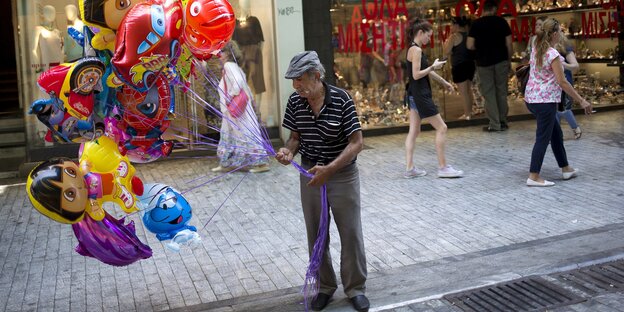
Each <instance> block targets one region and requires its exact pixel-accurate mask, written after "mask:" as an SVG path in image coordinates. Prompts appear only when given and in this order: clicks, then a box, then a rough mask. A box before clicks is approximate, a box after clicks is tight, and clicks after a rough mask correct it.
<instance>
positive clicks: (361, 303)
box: [349, 295, 370, 312]
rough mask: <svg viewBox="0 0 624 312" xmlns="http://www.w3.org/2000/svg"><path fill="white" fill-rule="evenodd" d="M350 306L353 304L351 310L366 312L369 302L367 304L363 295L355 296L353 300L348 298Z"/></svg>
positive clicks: (366, 299)
mask: <svg viewBox="0 0 624 312" xmlns="http://www.w3.org/2000/svg"><path fill="white" fill-rule="evenodd" d="M349 300H351V304H353V308H355V309H356V310H357V311H359V312H366V311H368V308H369V307H370V302H368V298H366V296H364V295H357V296H355V297H353V298H350V299H349Z"/></svg>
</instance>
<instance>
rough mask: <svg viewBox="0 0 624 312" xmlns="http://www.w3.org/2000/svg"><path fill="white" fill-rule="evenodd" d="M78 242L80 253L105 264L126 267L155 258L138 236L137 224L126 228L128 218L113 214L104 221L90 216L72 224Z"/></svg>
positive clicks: (131, 224)
mask: <svg viewBox="0 0 624 312" xmlns="http://www.w3.org/2000/svg"><path fill="white" fill-rule="evenodd" d="M72 229H73V230H74V234H75V235H76V238H77V239H78V245H77V246H76V252H78V253H79V254H80V255H83V256H85V257H93V258H95V259H98V260H100V261H102V262H103V263H106V264H110V265H114V266H125V265H129V264H131V263H134V262H136V261H138V260H141V259H147V258H149V257H151V256H152V249H151V248H150V247H149V246H147V245H145V244H143V243H142V242H141V241H140V240H139V238H138V237H137V236H136V233H135V228H134V222H130V223H129V224H127V225H124V218H121V219H120V220H116V219H115V218H113V217H111V216H110V215H109V214H106V216H105V217H104V218H103V219H102V220H101V221H95V220H93V219H92V218H90V217H89V216H86V217H85V218H84V219H83V220H82V221H80V222H78V223H75V224H72Z"/></svg>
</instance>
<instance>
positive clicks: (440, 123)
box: [427, 114, 448, 168]
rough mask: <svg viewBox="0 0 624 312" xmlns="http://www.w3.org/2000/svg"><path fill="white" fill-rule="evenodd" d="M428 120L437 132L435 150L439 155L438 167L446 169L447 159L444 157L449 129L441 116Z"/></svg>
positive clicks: (437, 115)
mask: <svg viewBox="0 0 624 312" xmlns="http://www.w3.org/2000/svg"><path fill="white" fill-rule="evenodd" d="M427 120H428V121H429V123H430V124H431V126H432V127H433V128H434V129H435V131H436V136H435V148H436V154H437V155H438V165H439V167H440V168H444V167H446V157H445V155H444V153H445V148H446V130H447V129H448V128H447V126H446V123H444V120H442V117H441V116H440V114H436V115H435V116H431V117H428V118H427Z"/></svg>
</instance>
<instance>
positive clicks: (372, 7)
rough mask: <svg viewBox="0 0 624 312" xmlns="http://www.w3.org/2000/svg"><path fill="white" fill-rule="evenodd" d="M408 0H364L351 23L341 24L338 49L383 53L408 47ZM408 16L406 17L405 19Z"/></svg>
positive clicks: (352, 14)
mask: <svg viewBox="0 0 624 312" xmlns="http://www.w3.org/2000/svg"><path fill="white" fill-rule="evenodd" d="M407 16H408V11H407V6H406V5H405V0H374V1H367V0H362V6H361V7H360V6H355V7H353V11H352V13H351V20H350V21H349V23H348V24H346V25H344V24H339V25H337V28H338V46H337V52H362V53H370V52H372V51H376V52H383V50H384V48H385V47H386V45H389V46H390V48H391V49H393V50H396V49H399V48H400V49H402V48H404V47H405V21H406V20H407ZM402 17H405V18H402Z"/></svg>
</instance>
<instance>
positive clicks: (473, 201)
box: [0, 110, 624, 311]
mask: <svg viewBox="0 0 624 312" xmlns="http://www.w3.org/2000/svg"><path fill="white" fill-rule="evenodd" d="M577 118H578V121H579V123H580V124H581V127H582V128H583V131H584V133H583V137H582V139H580V140H573V139H572V133H571V131H570V130H569V127H567V125H564V134H565V137H566V142H565V143H566V149H567V152H568V157H569V160H570V163H571V165H572V166H574V167H577V168H578V169H580V175H579V177H578V178H575V179H572V180H570V181H562V180H561V173H560V170H559V169H558V168H557V165H556V162H555V160H554V157H553V156H552V153H551V152H550V151H549V152H548V154H547V156H546V159H545V162H544V168H543V172H542V175H543V177H544V178H546V179H549V180H552V181H555V182H556V183H557V185H556V186H555V187H551V188H529V187H526V186H525V185H524V182H525V180H526V177H527V174H528V172H527V171H528V167H529V158H530V154H531V148H532V143H533V139H534V128H535V124H534V121H523V122H514V123H512V124H511V125H510V127H511V129H510V130H509V131H506V132H501V133H484V132H483V131H481V127H469V128H460V129H450V130H449V133H448V136H449V142H448V148H447V159H448V160H449V163H451V164H453V165H454V166H455V167H456V168H459V169H462V170H464V171H465V172H466V176H465V177H464V178H461V179H438V178H436V177H435V171H436V160H435V159H436V158H435V151H434V145H433V139H434V132H431V131H427V132H423V133H422V135H421V137H420V138H419V139H418V141H417V145H416V154H415V161H416V163H417V164H418V165H419V166H421V167H423V168H424V169H426V170H427V171H428V172H429V174H428V175H427V176H425V177H420V178H415V179H411V180H406V179H403V178H402V173H403V171H404V148H403V144H404V139H405V135H390V136H383V137H372V138H365V144H366V146H367V147H368V148H367V149H366V150H364V151H363V152H362V153H361V156H360V157H359V159H358V163H359V168H360V173H361V178H362V201H363V202H362V209H363V214H362V219H363V224H364V228H363V230H364V236H365V245H366V251H367V260H368V269H369V276H370V278H371V281H372V280H374V279H375V278H380V277H383V276H384V275H387V274H391V273H395V274H396V272H398V273H399V274H401V272H411V271H409V270H408V269H409V268H413V267H418V266H422V265H423V264H427V263H444V262H446V261H448V259H461V258H462V257H468V256H469V255H475V254H476V253H485V254H487V253H488V251H492V250H497V248H498V249H500V248H506V247H508V246H518V244H529V245H531V244H532V243H531V242H536V241H544V240H556V239H558V238H559V237H562V236H565V235H573V234H574V233H582V232H583V231H593V230H595V229H603V228H605V227H609V226H617V225H618V224H621V223H623V222H624V209H623V208H624V204H623V202H624V179H622V177H623V176H624V123H622V120H624V111H622V110H620V111H610V112H604V113H600V114H597V115H594V116H591V117H585V116H577ZM215 165H216V161H215V159H211V158H205V159H179V160H170V161H165V162H158V163H152V164H144V165H138V166H137V171H138V175H139V176H140V177H141V178H142V179H143V180H144V181H145V182H160V183H165V184H169V185H172V186H174V187H175V188H177V189H179V190H181V191H185V190H189V189H191V188H193V187H195V186H197V185H200V184H201V183H202V182H205V181H208V180H210V179H212V178H215V177H217V176H218V174H215V173H213V172H211V171H210V170H209V168H211V167H213V166H215ZM197 178H200V180H199V181H193V182H190V181H192V180H194V179H197ZM241 180H242V182H241V183H240V186H239V187H238V188H237V189H236V190H235V191H234V192H233V194H232V195H231V197H230V199H229V200H227V201H225V204H223V207H222V208H221V210H220V211H219V212H218V213H217V214H216V215H215V217H214V218H213V219H212V221H211V222H210V223H208V224H207V225H206V227H205V228H204V225H205V224H206V222H207V221H208V220H209V218H210V217H211V216H212V215H213V214H214V212H215V210H216V209H218V207H219V206H220V205H221V204H222V203H223V202H224V199H225V198H226V197H227V196H228V194H229V193H230V192H231V191H232V189H233V188H234V187H235V186H236V185H237V184H238V183H239V181H241ZM186 197H187V199H189V201H190V203H191V205H192V206H193V212H194V216H193V220H192V221H191V224H193V225H196V226H197V227H198V228H203V229H202V230H200V231H199V233H200V234H201V236H202V240H203V244H202V246H200V247H199V248H196V249H193V250H188V249H187V250H183V251H182V252H181V253H179V254H176V253H172V252H170V251H168V250H166V249H165V248H164V245H163V244H162V243H160V242H159V241H158V240H157V239H156V238H155V237H154V235H153V234H151V233H149V232H146V231H145V229H144V227H143V226H141V221H140V220H139V219H138V218H137V216H132V217H130V219H132V220H135V222H137V225H138V226H137V232H138V236H139V238H140V239H141V240H142V241H144V242H146V243H147V244H149V245H150V246H151V247H152V249H153V252H154V256H153V257H152V258H150V259H147V260H143V261H140V262H138V263H135V264H132V265H130V266H127V267H111V266H107V265H104V264H101V263H99V262H98V261H96V260H93V259H89V258H85V257H82V256H80V255H78V254H77V253H75V252H74V251H73V248H74V246H75V245H76V239H75V238H74V235H73V232H72V230H71V227H70V226H68V225H63V224H59V223H55V222H53V221H51V220H49V219H47V218H46V217H44V216H42V215H40V214H39V213H38V212H37V211H35V210H34V209H33V208H32V207H31V205H30V203H29V201H28V198H27V196H26V191H25V189H24V185H23V184H20V185H13V186H0V203H1V204H2V205H0V310H7V311H20V310H41V311H50V310H56V311H67V310H72V311H87V310H88V311H149V310H157V311H162V310H169V309H180V308H182V309H186V310H208V309H216V310H218V311H230V310H232V306H234V305H236V303H237V302H241V301H240V300H241V299H240V298H248V299H250V298H251V299H256V302H258V301H261V299H262V298H265V299H266V300H267V301H268V302H270V301H271V298H272V297H274V296H279V295H281V296H286V297H288V296H290V297H289V298H291V299H293V300H298V299H297V298H299V297H298V295H297V291H298V289H299V287H300V286H301V285H302V283H303V278H304V273H305V269H306V265H307V258H308V257H307V251H306V246H305V245H306V244H305V241H306V240H305V233H304V224H303V221H302V214H301V209H300V204H299V194H298V179H297V172H296V170H294V169H293V168H292V167H285V166H281V165H279V164H277V163H275V162H273V163H272V167H271V171H269V172H267V173H261V174H256V175H254V174H246V173H235V174H230V175H228V176H226V177H224V178H221V179H217V180H215V181H213V182H210V183H208V184H206V185H204V186H200V187H198V188H196V189H193V190H191V191H190V192H188V193H186ZM331 231H332V233H331V235H332V236H331V237H333V238H334V240H333V241H332V242H331V252H332V254H333V255H334V257H333V258H334V261H335V267H336V268H337V267H338V263H337V260H338V259H339V256H338V255H339V253H338V250H339V244H340V242H339V239H338V235H337V233H336V231H335V227H333V226H332V228H331ZM605 244H606V243H605ZM600 247H601V248H597V250H598V249H602V250H609V249H610V248H609V246H600ZM613 248H615V247H613ZM569 252H570V258H571V257H573V256H574V255H575V250H573V249H572V250H570V251H569ZM527 257H536V258H538V260H539V257H540V255H539V254H535V255H533V254H528V255H527ZM538 262H539V261H538ZM476 265H478V264H475V266H476ZM542 265H543V266H548V265H554V264H553V263H548V260H544V263H542ZM510 266H513V263H510ZM465 269H466V270H471V268H470V267H466V268H465ZM473 269H474V268H473ZM503 269H504V266H503V268H502V269H501V270H503ZM414 274H415V275H417V274H418V272H416V273H414ZM501 274H502V273H501ZM412 278H416V277H412ZM435 282H436V283H438V284H440V287H443V286H444V281H435ZM389 286H390V287H391V286H392V285H389ZM399 286H400V285H397V292H398V294H399V295H406V294H404V293H401V292H400V287H399ZM449 286H452V285H449ZM369 291H370V289H369ZM369 294H370V296H371V297H373V296H374V294H373V293H369ZM406 298H407V297H406ZM379 300H381V299H379ZM383 304H385V303H384V302H381V301H378V302H375V301H372V306H373V308H375V307H381V306H382V305H383ZM334 305H335V307H336V309H337V310H340V309H342V308H344V307H345V306H346V300H344V294H342V293H339V292H337V293H336V295H335V296H334V303H332V304H331V305H330V308H331V307H333V306H334ZM248 307H249V308H252V307H253V306H248ZM268 307H269V306H267V309H269V308H268ZM340 307H342V308H340ZM345 309H346V308H345ZM300 310H303V307H302V306H300Z"/></svg>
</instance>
